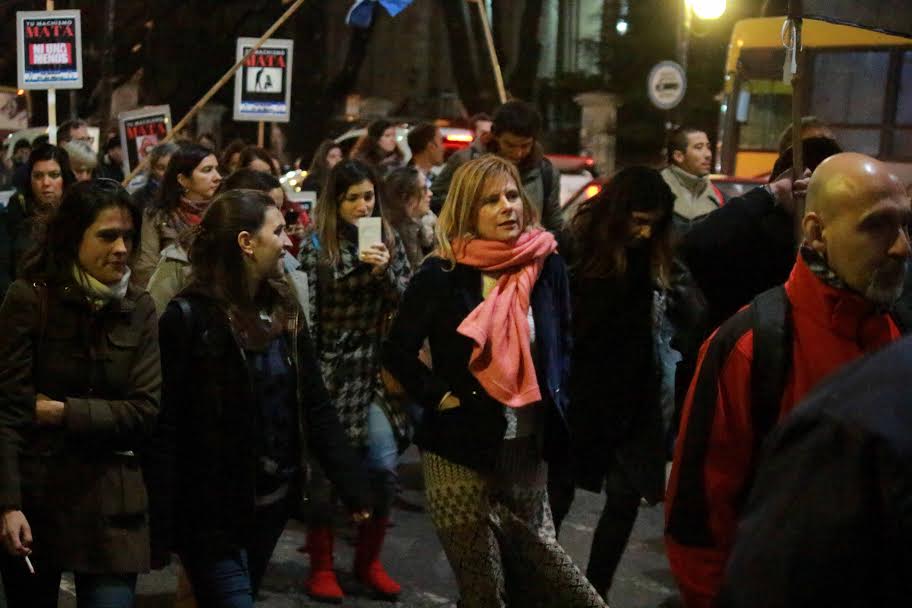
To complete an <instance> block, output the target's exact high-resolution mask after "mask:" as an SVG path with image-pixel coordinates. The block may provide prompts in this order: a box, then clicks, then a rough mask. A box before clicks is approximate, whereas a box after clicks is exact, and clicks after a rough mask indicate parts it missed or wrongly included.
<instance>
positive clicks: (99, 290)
mask: <svg viewBox="0 0 912 608" xmlns="http://www.w3.org/2000/svg"><path fill="white" fill-rule="evenodd" d="M131 274H132V273H131V271H130V269H129V268H127V271H126V272H125V273H124V276H123V277H121V279H120V281H118V282H117V283H115V284H114V285H105V284H104V283H102V282H101V281H99V280H98V279H96V278H95V277H93V276H92V275H90V274H89V273H88V272H86V271H85V270H83V269H82V267H81V266H79V264H73V279H74V280H75V281H76V285H78V286H79V287H80V288H82V290H83V291H84V292H85V294H86V298H88V299H89V301H90V302H91V303H92V305H93V306H94V307H95V308H96V309H100V308H103V307H104V306H105V304H107V303H108V302H110V301H111V300H123V299H124V297H125V296H126V295H127V287H129V285H130V275H131Z"/></svg>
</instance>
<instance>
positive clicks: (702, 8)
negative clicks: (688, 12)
mask: <svg viewBox="0 0 912 608" xmlns="http://www.w3.org/2000/svg"><path fill="white" fill-rule="evenodd" d="M685 1H686V2H687V4H688V5H689V7H690V8H691V9H692V10H693V12H694V14H695V15H696V16H697V17H698V18H700V19H718V18H719V17H721V16H722V15H723V14H725V0H685Z"/></svg>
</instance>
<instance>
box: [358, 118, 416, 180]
mask: <svg viewBox="0 0 912 608" xmlns="http://www.w3.org/2000/svg"><path fill="white" fill-rule="evenodd" d="M351 158H352V159H353V160H359V161H361V162H362V163H364V164H366V165H370V166H371V167H372V168H373V169H374V170H375V171H376V172H377V173H379V174H380V175H381V176H384V175H386V174H387V173H389V172H390V171H392V170H393V169H396V168H398V167H401V166H402V165H404V164H405V155H404V154H403V153H402V150H400V149H399V144H398V143H397V142H396V125H394V124H393V123H391V122H389V121H387V120H375V121H374V122H372V123H370V124H369V125H367V133H365V134H364V135H362V136H361V138H360V139H359V140H358V141H357V142H356V143H355V146H354V147H353V148H352V150H351Z"/></svg>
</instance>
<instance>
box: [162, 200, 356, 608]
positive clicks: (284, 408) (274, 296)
mask: <svg viewBox="0 0 912 608" xmlns="http://www.w3.org/2000/svg"><path fill="white" fill-rule="evenodd" d="M284 230H285V222H284V219H283V217H282V213H281V212H280V211H279V210H278V208H276V206H275V204H274V202H273V201H272V199H271V198H269V196H268V195H266V194H263V193H261V192H256V191H253V190H232V191H229V192H226V193H224V194H222V195H220V196H219V197H217V198H216V199H215V201H213V203H212V205H211V206H210V208H209V209H208V210H207V212H206V214H205V216H204V217H203V220H202V222H201V224H200V226H199V229H198V232H197V234H196V237H195V239H194V241H193V244H192V245H191V248H190V262H191V267H192V277H191V283H190V285H189V286H188V287H187V288H185V289H184V291H182V292H181V293H180V294H179V295H178V297H177V298H175V299H174V300H172V301H171V303H170V304H169V305H168V308H167V309H166V311H165V313H164V315H163V316H162V318H161V321H160V336H161V337H160V342H161V353H162V375H163V381H164V384H163V393H162V417H161V418H162V419H161V424H160V426H161V427H162V434H163V435H164V436H165V437H166V438H167V437H168V436H170V437H172V440H171V441H165V445H168V444H171V445H172V446H173V447H172V449H170V450H168V449H160V450H157V452H158V453H160V454H162V453H164V454H167V453H173V455H174V460H173V462H171V463H168V462H161V463H160V464H161V465H162V467H161V468H162V469H163V470H164V472H165V473H166V474H164V475H158V476H156V477H155V482H156V483H158V484H160V486H161V490H162V491H166V490H167V489H168V488H170V487H173V492H174V497H173V500H170V501H166V504H165V505H164V506H163V508H162V509H161V510H160V511H157V514H159V515H161V516H163V517H164V519H163V520H161V521H162V523H163V525H164V526H163V527H164V530H165V531H167V528H168V527H169V526H168V525H167V524H168V515H169V514H173V519H174V534H173V540H172V545H171V546H172V547H173V549H174V550H175V551H176V552H177V553H178V554H179V555H180V557H181V561H182V563H183V565H184V567H185V569H186V571H187V574H188V577H189V579H190V582H191V585H192V587H193V590H194V594H195V596H196V600H197V602H198V603H199V606H200V608H221V607H229V606H230V607H231V608H237V607H240V606H251V607H252V605H253V599H254V597H256V591H257V588H258V586H259V583H260V580H261V579H262V576H263V574H264V572H265V570H266V565H267V563H268V562H269V558H270V555H271V554H272V551H273V548H274V547H275V543H276V542H277V540H278V538H279V535H280V534H281V533H282V529H283V528H284V527H285V524H286V522H287V520H288V517H289V515H290V512H291V510H292V509H293V508H294V506H295V505H296V504H297V502H298V501H297V495H298V490H299V488H300V484H299V483H298V473H299V469H300V465H301V462H302V455H303V453H304V452H305V448H306V451H307V452H308V453H311V454H313V455H314V456H315V457H316V458H317V459H318V460H319V461H320V464H321V465H322V466H323V469H324V470H325V471H326V473H327V475H328V476H329V478H330V479H331V480H332V481H334V482H335V483H336V485H337V487H338V489H339V492H340V494H341V496H342V498H343V500H344V501H345V503H346V504H347V505H348V507H349V508H350V509H351V511H352V512H353V513H354V514H355V515H354V517H355V520H356V521H362V520H364V519H366V518H368V517H369V516H370V515H369V513H368V512H366V511H365V509H364V507H365V505H366V504H367V497H366V494H365V492H366V486H367V481H366V478H365V476H364V475H363V473H362V469H361V465H360V463H359V460H360V459H359V458H358V456H357V454H356V453H355V451H354V449H353V448H352V447H351V445H350V444H349V442H348V439H347V438H346V436H345V433H344V432H343V430H342V427H341V425H340V424H339V420H338V418H337V416H336V413H335V409H334V408H333V406H332V404H331V402H330V399H329V395H328V394H327V392H326V388H325V387H324V385H323V380H322V377H321V376H320V371H319V368H318V366H317V361H316V358H315V356H314V351H313V347H312V344H311V341H310V336H309V332H308V329H307V324H306V323H305V321H304V318H303V312H302V311H301V310H300V308H299V306H298V305H297V303H296V302H295V300H294V299H293V298H292V297H291V296H290V295H289V294H288V293H286V288H285V287H284V283H283V282H282V276H283V268H282V263H281V260H282V255H283V245H284V239H283V238H282V237H283V235H284ZM170 477H173V481H169V478H170ZM155 489H158V488H155ZM162 497H163V495H159V498H160V499H161V498H162Z"/></svg>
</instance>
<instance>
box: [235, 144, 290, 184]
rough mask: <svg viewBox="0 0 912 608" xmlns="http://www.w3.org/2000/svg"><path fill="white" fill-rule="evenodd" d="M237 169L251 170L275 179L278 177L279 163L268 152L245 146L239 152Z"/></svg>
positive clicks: (263, 149)
mask: <svg viewBox="0 0 912 608" xmlns="http://www.w3.org/2000/svg"><path fill="white" fill-rule="evenodd" d="M239 164H240V166H239V167H238V168H239V169H253V170H254V171H262V172H263V173H268V174H270V175H274V176H276V177H278V176H279V169H280V167H279V161H278V160H277V159H276V157H275V156H273V155H272V154H271V153H270V152H269V150H267V149H265V148H258V147H256V146H247V147H246V148H244V149H243V150H241V157H240V161H239Z"/></svg>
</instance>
